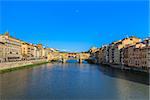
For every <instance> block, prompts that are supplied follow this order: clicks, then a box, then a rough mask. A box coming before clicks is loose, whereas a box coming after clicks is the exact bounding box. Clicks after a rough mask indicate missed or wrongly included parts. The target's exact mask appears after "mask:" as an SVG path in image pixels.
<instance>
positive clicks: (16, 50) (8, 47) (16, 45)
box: [0, 32, 22, 61]
mask: <svg viewBox="0 0 150 100" xmlns="http://www.w3.org/2000/svg"><path fill="white" fill-rule="evenodd" d="M0 40H1V45H2V44H3V47H4V48H3V50H5V51H4V52H3V55H4V54H5V57H4V60H5V61H18V60H21V59H22V55H21V40H19V39H16V38H13V37H11V36H10V35H9V32H5V34H3V35H0Z"/></svg>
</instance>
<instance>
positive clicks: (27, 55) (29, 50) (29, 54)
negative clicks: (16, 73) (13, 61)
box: [21, 42, 36, 60]
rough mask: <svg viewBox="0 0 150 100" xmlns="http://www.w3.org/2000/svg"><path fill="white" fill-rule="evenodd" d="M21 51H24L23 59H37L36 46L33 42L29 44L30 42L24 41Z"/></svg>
mask: <svg viewBox="0 0 150 100" xmlns="http://www.w3.org/2000/svg"><path fill="white" fill-rule="evenodd" d="M21 47H22V48H21V51H22V59H23V60H33V59H35V57H36V56H35V54H34V53H35V51H34V50H35V48H34V47H35V46H34V45H33V44H29V43H25V42H24V43H22V46H21Z"/></svg>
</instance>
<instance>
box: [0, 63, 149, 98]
mask: <svg viewBox="0 0 150 100" xmlns="http://www.w3.org/2000/svg"><path fill="white" fill-rule="evenodd" d="M144 77H145V76H140V75H138V74H133V73H129V72H120V71H118V70H115V69H110V68H108V67H104V66H103V67H102V66H101V67H100V66H98V65H90V64H87V63H83V64H78V63H66V64H61V63H54V64H45V65H41V66H38V67H34V68H30V69H23V70H17V71H13V72H10V73H5V74H1V76H0V79H1V87H0V90H1V92H2V93H1V99H2V100H3V99H5V100H23V99H24V100H35V99H36V100H45V99H47V100H66V99H68V100H101V99H102V100H127V99H129V100H132V99H134V100H148V99H149V86H148V85H147V82H144V81H147V79H144ZM136 78H137V80H138V81H136ZM146 78H147V77H146Z"/></svg>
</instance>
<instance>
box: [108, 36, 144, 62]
mask: <svg viewBox="0 0 150 100" xmlns="http://www.w3.org/2000/svg"><path fill="white" fill-rule="evenodd" d="M140 41H141V39H139V38H137V37H133V36H131V37H129V38H124V39H123V40H120V41H117V42H116V43H114V45H113V46H112V50H111V52H112V58H111V59H110V61H111V60H112V62H111V63H113V64H121V62H122V61H121V59H122V57H123V56H122V55H121V54H122V51H121V49H122V48H124V47H126V46H128V45H135V44H136V43H138V42H140Z"/></svg>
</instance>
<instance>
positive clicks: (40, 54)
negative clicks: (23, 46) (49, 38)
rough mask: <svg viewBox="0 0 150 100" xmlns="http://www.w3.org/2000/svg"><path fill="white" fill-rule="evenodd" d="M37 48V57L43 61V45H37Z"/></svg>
mask: <svg viewBox="0 0 150 100" xmlns="http://www.w3.org/2000/svg"><path fill="white" fill-rule="evenodd" d="M36 47H37V57H38V58H39V59H42V58H43V45H42V44H37V45H36Z"/></svg>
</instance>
